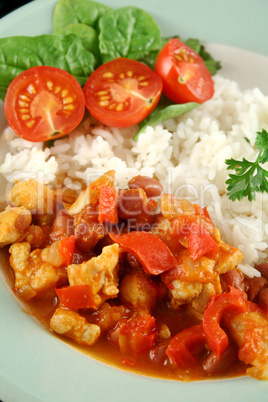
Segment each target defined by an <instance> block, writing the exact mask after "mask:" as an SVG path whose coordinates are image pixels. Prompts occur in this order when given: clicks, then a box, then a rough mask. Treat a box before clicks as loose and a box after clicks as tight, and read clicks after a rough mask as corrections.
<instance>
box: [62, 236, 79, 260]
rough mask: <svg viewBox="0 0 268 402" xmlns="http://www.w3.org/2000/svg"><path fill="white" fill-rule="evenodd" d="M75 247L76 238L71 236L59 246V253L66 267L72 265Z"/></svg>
mask: <svg viewBox="0 0 268 402" xmlns="http://www.w3.org/2000/svg"><path fill="white" fill-rule="evenodd" d="M74 247H75V237H74V236H69V237H65V238H64V239H62V240H61V241H60V242H59V244H58V251H59V253H60V254H61V256H62V258H63V260H64V265H66V266H68V265H70V264H71V263H72V260H73V255H74Z"/></svg>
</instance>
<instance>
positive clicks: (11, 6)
mask: <svg viewBox="0 0 268 402" xmlns="http://www.w3.org/2000/svg"><path fill="white" fill-rule="evenodd" d="M30 1H31V0H0V18H2V17H3V16H4V15H6V14H8V13H10V12H11V11H13V10H15V9H16V8H18V7H20V6H23V5H24V4H26V3H30Z"/></svg>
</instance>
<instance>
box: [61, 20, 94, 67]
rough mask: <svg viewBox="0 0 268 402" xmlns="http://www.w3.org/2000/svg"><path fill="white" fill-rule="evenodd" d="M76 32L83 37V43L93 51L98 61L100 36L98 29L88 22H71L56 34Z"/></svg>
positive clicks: (87, 48)
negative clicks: (87, 23)
mask: <svg viewBox="0 0 268 402" xmlns="http://www.w3.org/2000/svg"><path fill="white" fill-rule="evenodd" d="M71 33H73V34H75V35H77V36H79V38H80V39H81V42H82V45H83V46H84V48H85V49H86V50H88V51H89V52H91V53H92V54H93V55H94V56H95V59H96V64H97V61H98V60H99V59H100V50H99V38H98V33H97V31H96V29H94V28H92V27H91V26H89V25H86V24H70V25H66V26H65V27H62V28H61V29H59V30H58V31H57V32H55V33H54V35H68V34H71Z"/></svg>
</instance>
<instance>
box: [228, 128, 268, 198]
mask: <svg viewBox="0 0 268 402" xmlns="http://www.w3.org/2000/svg"><path fill="white" fill-rule="evenodd" d="M255 145H256V148H257V149H258V150H259V153H258V155H257V158H256V160H255V161H254V162H250V161H248V160H246V159H245V158H243V159H242V161H237V160H235V159H233V158H231V159H226V161H225V163H226V164H227V170H234V171H235V174H229V178H228V179H227V180H226V184H227V191H228V192H227V195H228V197H229V199H230V200H232V201H235V200H238V201H241V200H242V199H243V198H245V197H247V198H248V200H249V201H253V200H255V199H256V193H264V192H267V193H268V180H267V179H268V171H267V170H266V169H264V167H262V166H261V165H263V164H264V163H266V162H268V133H267V131H266V130H264V129H262V131H259V132H257V137H256V141H255Z"/></svg>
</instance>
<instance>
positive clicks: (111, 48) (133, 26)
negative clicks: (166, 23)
mask: <svg viewBox="0 0 268 402" xmlns="http://www.w3.org/2000/svg"><path fill="white" fill-rule="evenodd" d="M99 31H100V33H99V43H100V52H101V55H102V61H103V63H105V62H107V61H110V60H113V59H115V58H117V57H127V58H130V59H135V60H143V59H144V58H145V57H146V56H147V55H149V54H150V53H152V52H155V51H159V50H160V48H161V33H160V29H159V27H158V25H157V24H156V22H155V21H154V19H153V18H152V17H151V16H150V14H148V13H147V12H145V11H143V10H141V9H139V8H137V7H132V6H127V7H122V8H118V9H115V10H111V11H109V12H107V13H106V14H104V15H103V16H102V17H101V18H100V20H99Z"/></svg>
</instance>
